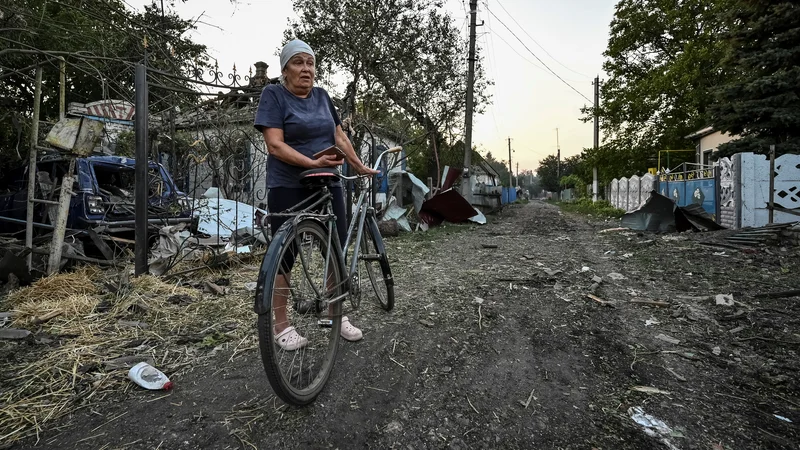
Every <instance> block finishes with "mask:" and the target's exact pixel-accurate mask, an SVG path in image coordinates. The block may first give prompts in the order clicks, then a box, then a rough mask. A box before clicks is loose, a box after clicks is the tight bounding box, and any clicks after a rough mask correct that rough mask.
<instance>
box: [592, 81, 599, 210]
mask: <svg viewBox="0 0 800 450" xmlns="http://www.w3.org/2000/svg"><path fill="white" fill-rule="evenodd" d="M592 84H594V154H595V157H596V155H597V149H598V148H599V147H600V111H599V108H600V75H598V76H596V77H595V78H594V83H592ZM598 190H599V189H598V185H597V163H595V165H594V167H592V201H593V202H596V201H597V194H598Z"/></svg>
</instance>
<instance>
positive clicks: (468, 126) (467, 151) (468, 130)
mask: <svg viewBox="0 0 800 450" xmlns="http://www.w3.org/2000/svg"><path fill="white" fill-rule="evenodd" d="M477 12H478V0H470V1H469V56H468V57H467V61H468V62H469V70H468V71H467V112H466V116H465V123H464V176H463V179H462V180H461V195H462V196H463V197H464V198H465V199H466V200H467V201H468V202H469V203H470V204H472V186H470V182H469V180H470V176H471V174H470V168H471V167H472V103H473V99H472V95H473V92H472V90H473V85H474V84H475V26H476V25H475V14H476V13H477Z"/></svg>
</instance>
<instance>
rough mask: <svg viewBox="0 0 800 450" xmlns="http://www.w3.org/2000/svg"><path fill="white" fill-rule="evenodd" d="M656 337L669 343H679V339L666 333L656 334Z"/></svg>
mask: <svg viewBox="0 0 800 450" xmlns="http://www.w3.org/2000/svg"><path fill="white" fill-rule="evenodd" d="M656 339H659V340H662V341H664V342H669V343H670V344H675V345H678V344H680V343H681V340H680V339H675V338H674V337H671V336H667V335H666V334H663V333H662V334H657V335H656Z"/></svg>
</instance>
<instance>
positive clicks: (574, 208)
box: [552, 197, 625, 218]
mask: <svg viewBox="0 0 800 450" xmlns="http://www.w3.org/2000/svg"><path fill="white" fill-rule="evenodd" d="M552 203H554V204H556V205H558V206H559V207H560V208H561V209H562V210H564V211H568V212H576V213H580V214H591V215H593V216H597V217H611V218H619V217H622V215H623V214H625V211H624V210H622V209H619V208H615V207H614V205H612V204H611V203H609V202H608V200H598V201H596V202H592V200H591V199H589V198H586V197H584V198H580V199H578V200H576V201H574V202H552Z"/></svg>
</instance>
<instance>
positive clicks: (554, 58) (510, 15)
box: [487, 0, 591, 78]
mask: <svg viewBox="0 0 800 450" xmlns="http://www.w3.org/2000/svg"><path fill="white" fill-rule="evenodd" d="M496 1H497V4H498V5H500V8H502V9H503V11H505V12H506V14H508V17H511V20H513V21H514V23H515V24H517V26H518V27H519V29H520V30H522V32H523V33H525V35H526V36H528V37H529V38H531V40H532V41H533V43H534V44H536V45H537V46H539V48H540V49H542V51H543V52H545V53H546V54H547V56H549V57H550V58H552V60H553V61H555V62H556V63H557V64H558V65H559V66H561V67H563V68H565V69H567V70H569V71H570V72H573V73H576V74H578V75H580V76H582V77H586V78H591V77H590V76H588V75H585V74H582V73H580V72H578V71H576V70H572V69H570V68H569V67H567V66H565V65H564V64H562V63H561V62H560V61H559V60H557V59H556V57H555V56H553V55H551V54H550V52H548V51H547V49H546V48H544V47H542V45H541V44H539V43H538V42H536V39H534V38H533V36H531V35H530V34H528V32H527V31H526V30H525V28H523V27H522V25H520V24H519V22H517V19H515V18H514V16H513V15H512V14H511V13H509V12H508V10H507V9H506V8H505V7H504V6H503V5H502V4H501V3H500V0H496ZM487 8H488V7H487Z"/></svg>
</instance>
